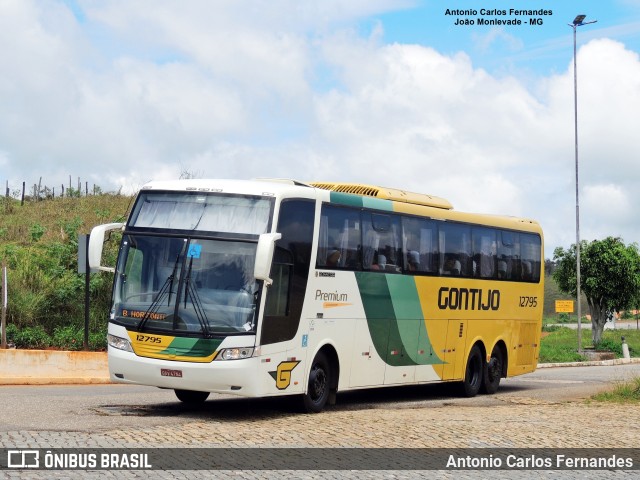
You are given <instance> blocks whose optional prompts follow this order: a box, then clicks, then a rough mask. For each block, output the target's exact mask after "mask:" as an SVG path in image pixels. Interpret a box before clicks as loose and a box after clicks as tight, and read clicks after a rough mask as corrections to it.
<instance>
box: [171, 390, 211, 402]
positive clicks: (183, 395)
mask: <svg viewBox="0 0 640 480" xmlns="http://www.w3.org/2000/svg"><path fill="white" fill-rule="evenodd" d="M174 392H176V397H178V400H180V401H181V402H184V403H188V404H192V405H193V404H197V403H203V402H204V401H205V400H206V399H207V398H209V392H196V391H194V390H178V389H176V390H174Z"/></svg>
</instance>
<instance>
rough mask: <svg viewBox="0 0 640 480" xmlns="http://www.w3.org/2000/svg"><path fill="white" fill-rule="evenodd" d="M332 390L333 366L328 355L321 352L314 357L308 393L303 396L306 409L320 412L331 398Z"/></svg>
mask: <svg viewBox="0 0 640 480" xmlns="http://www.w3.org/2000/svg"><path fill="white" fill-rule="evenodd" d="M330 390H331V367H330V365H329V360H328V359H327V356H326V355H325V354H324V353H322V352H319V353H318V354H317V355H316V358H314V359H313V363H312V364H311V370H310V371H309V383H308V384H307V393H305V394H304V395H303V396H302V401H303V405H304V410H305V411H306V412H308V413H319V412H321V411H322V409H323V408H324V406H325V405H326V403H327V400H328V399H329V394H330Z"/></svg>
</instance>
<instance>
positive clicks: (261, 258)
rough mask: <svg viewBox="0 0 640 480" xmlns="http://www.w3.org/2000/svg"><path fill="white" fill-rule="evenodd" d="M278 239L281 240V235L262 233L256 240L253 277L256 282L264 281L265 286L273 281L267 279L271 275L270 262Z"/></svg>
mask: <svg viewBox="0 0 640 480" xmlns="http://www.w3.org/2000/svg"><path fill="white" fill-rule="evenodd" d="M280 238H282V234H281V233H263V234H262V235H260V237H259V238H258V247H257V249H256V262H255V264H254V267H253V276H254V277H255V278H256V280H264V283H265V284H266V285H271V284H272V283H273V280H271V278H270V277H269V274H270V273H271V261H272V260H273V251H274V249H275V244H276V241H277V240H279V239H280Z"/></svg>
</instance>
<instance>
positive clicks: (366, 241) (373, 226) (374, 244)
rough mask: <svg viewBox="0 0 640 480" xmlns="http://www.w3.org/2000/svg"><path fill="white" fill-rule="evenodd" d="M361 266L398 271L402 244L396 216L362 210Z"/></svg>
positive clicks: (383, 270) (366, 268)
mask: <svg viewBox="0 0 640 480" xmlns="http://www.w3.org/2000/svg"><path fill="white" fill-rule="evenodd" d="M362 225H363V238H362V268H363V269H365V270H371V271H382V272H392V273H400V272H401V271H402V262H403V256H402V246H401V244H400V222H399V219H398V217H397V216H395V215H387V214H379V213H372V212H363V214H362Z"/></svg>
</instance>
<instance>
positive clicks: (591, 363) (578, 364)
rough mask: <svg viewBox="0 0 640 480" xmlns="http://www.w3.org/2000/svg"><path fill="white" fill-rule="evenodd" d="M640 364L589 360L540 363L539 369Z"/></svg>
mask: <svg viewBox="0 0 640 480" xmlns="http://www.w3.org/2000/svg"><path fill="white" fill-rule="evenodd" d="M632 363H640V358H614V359H613V360H589V361H586V362H565V363H539V364H538V368H553V367H601V366H612V365H629V364H632Z"/></svg>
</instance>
